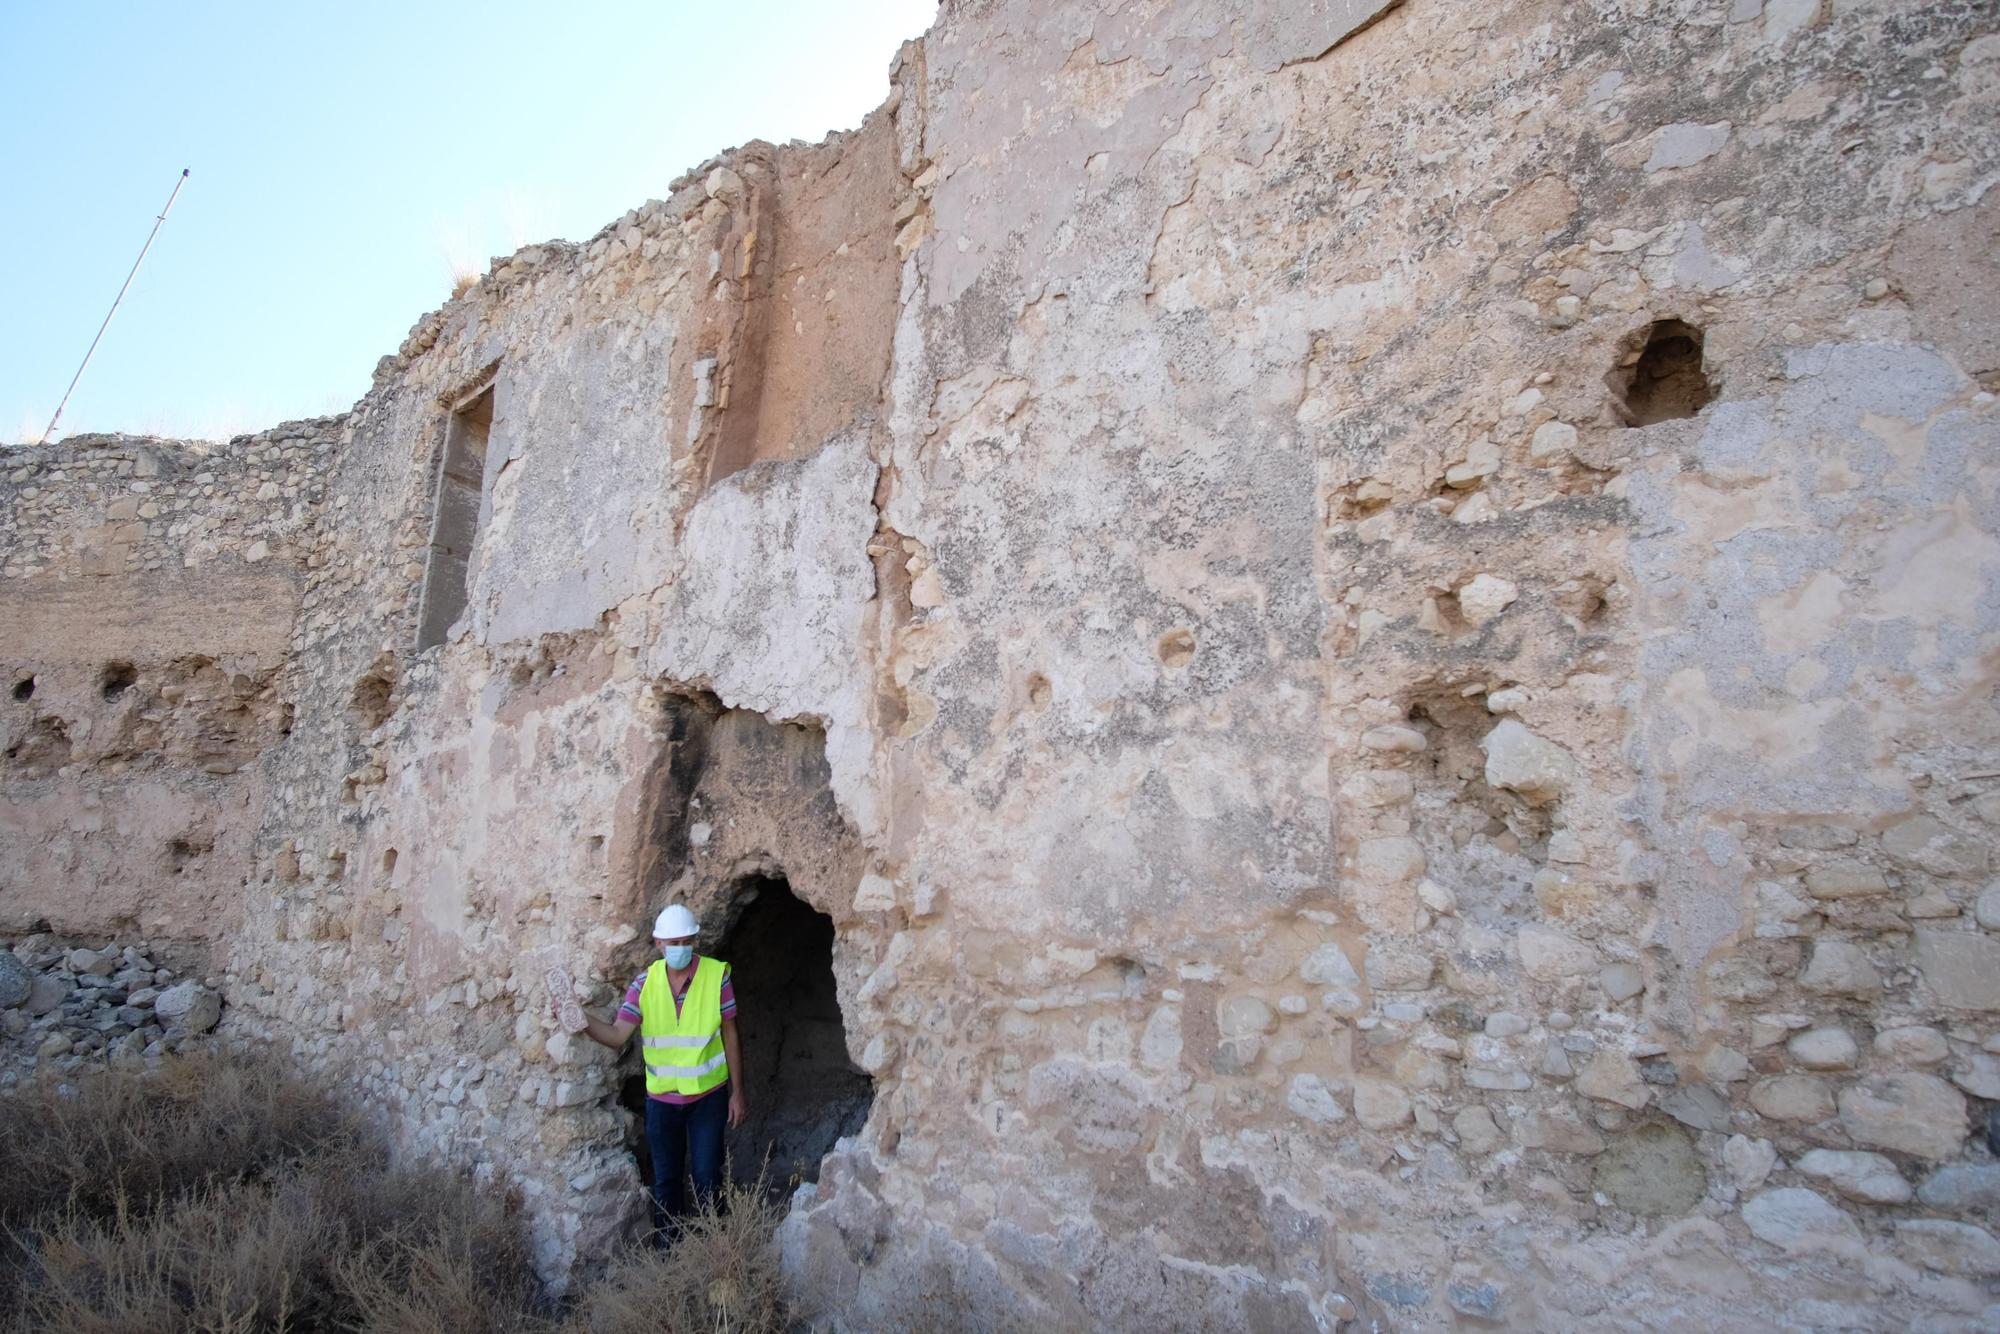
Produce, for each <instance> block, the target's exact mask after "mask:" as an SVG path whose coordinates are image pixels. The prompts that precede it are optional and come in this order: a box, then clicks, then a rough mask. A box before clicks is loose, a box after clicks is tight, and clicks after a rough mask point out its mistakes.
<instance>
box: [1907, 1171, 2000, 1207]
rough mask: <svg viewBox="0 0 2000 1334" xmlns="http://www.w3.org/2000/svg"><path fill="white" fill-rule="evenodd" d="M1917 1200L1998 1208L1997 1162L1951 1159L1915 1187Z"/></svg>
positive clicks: (1999, 1173) (1936, 1204)
mask: <svg viewBox="0 0 2000 1334" xmlns="http://www.w3.org/2000/svg"><path fill="white" fill-rule="evenodd" d="M1917 1200H1918V1202H1920V1203H1922V1204H1925V1205H1928V1206H1929V1207H1930V1208H1933V1209H1957V1210H1963V1211H1968V1212H1969V1211H1972V1210H1987V1209H2000V1163H1953V1164H1951V1165H1950V1166H1948V1167H1940V1168H1939V1169H1938V1170H1937V1171H1935V1172H1933V1173H1931V1175H1930V1178H1929V1179H1928V1180H1926V1181H1925V1182H1924V1184H1923V1185H1921V1186H1919V1187H1918V1188H1917Z"/></svg>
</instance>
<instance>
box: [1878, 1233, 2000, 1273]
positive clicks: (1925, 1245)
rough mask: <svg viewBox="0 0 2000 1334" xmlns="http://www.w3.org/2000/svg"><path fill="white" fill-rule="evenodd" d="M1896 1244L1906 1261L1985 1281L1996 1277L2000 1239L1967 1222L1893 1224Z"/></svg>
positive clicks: (1999, 1266) (1999, 1257) (1999, 1254)
mask: <svg viewBox="0 0 2000 1334" xmlns="http://www.w3.org/2000/svg"><path fill="white" fill-rule="evenodd" d="M1896 1244H1897V1245H1898V1246H1900V1247H1901V1248H1902V1250H1903V1253H1904V1254H1905V1255H1907V1256H1909V1257H1910V1260H1911V1261H1912V1262H1913V1263H1915V1264H1919V1265H1922V1266H1923V1267H1924V1268H1926V1269H1935V1270H1938V1271H1939V1272H1941V1273H1946V1274H1964V1275H1967V1276H1970V1277H1974V1278H1985V1277H1988V1276H1990V1275H1993V1274H2000V1240H1995V1239H1994V1236H1993V1234H1992V1233H1991V1232H1988V1231H1987V1230H1986V1229H1985V1228H1983V1227H1975V1226H1973V1225H1972V1224H1971V1223H1960V1222H1955V1221H1953V1220H1952V1219H1949V1218H1908V1219H1901V1220H1898V1222H1897V1223H1896Z"/></svg>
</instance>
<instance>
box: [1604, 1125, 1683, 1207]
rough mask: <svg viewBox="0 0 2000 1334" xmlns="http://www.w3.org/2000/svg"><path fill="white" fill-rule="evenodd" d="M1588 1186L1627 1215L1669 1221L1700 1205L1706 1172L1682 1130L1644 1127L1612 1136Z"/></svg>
mask: <svg viewBox="0 0 2000 1334" xmlns="http://www.w3.org/2000/svg"><path fill="white" fill-rule="evenodd" d="M1591 1184H1592V1185H1593V1186H1594V1187H1595V1188H1596V1189H1597V1190H1598V1191H1599V1192H1600V1193H1601V1194H1603V1195H1604V1196H1605V1197H1606V1198H1607V1199H1609V1200H1610V1201H1611V1202H1612V1203H1613V1204H1615V1205H1617V1206H1618V1207H1619V1208H1620V1209H1623V1210H1625V1211H1627V1212H1628V1213H1635V1214H1644V1215H1646V1216H1647V1217H1649V1218H1671V1217H1677V1216H1679V1215H1681V1214H1684V1213H1687V1212H1688V1211H1689V1210H1690V1209H1693V1208H1694V1207H1695V1206H1696V1205H1697V1204H1700V1203H1701V1200H1702V1196H1704V1195H1706V1194H1707V1193H1708V1172H1707V1169H1705V1168H1704V1167H1703V1166H1702V1163H1701V1155H1700V1154H1699V1153H1697V1152H1696V1151H1695V1147H1694V1140H1693V1139H1692V1138H1691V1137H1690V1136H1689V1135H1688V1133H1687V1132H1686V1131H1685V1130H1682V1129H1681V1128H1679V1127H1678V1126H1667V1125H1643V1126H1637V1127H1635V1128H1633V1129H1632V1130H1630V1131H1626V1132H1624V1133H1622V1134H1618V1135H1614V1136H1612V1137H1611V1142H1610V1146H1609V1147H1608V1148H1606V1149H1605V1151H1604V1152H1603V1154H1602V1155H1600V1156H1599V1157H1598V1159H1597V1161H1596V1163H1595V1165H1594V1166H1593V1167H1592V1169H1591Z"/></svg>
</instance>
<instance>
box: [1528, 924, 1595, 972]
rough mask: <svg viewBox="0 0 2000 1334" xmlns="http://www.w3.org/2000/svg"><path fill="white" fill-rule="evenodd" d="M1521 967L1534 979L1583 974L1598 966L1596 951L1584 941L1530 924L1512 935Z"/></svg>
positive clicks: (1561, 932) (1593, 970)
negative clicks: (1519, 956) (1518, 952)
mask: <svg viewBox="0 0 2000 1334" xmlns="http://www.w3.org/2000/svg"><path fill="white" fill-rule="evenodd" d="M1514 943H1515V948H1516V949H1517V950H1519V951H1520V955H1521V967H1522V968H1523V969H1524V970H1525V971H1526V972H1527V974H1528V976H1529V977H1532V978H1534V979H1535V980H1536V981H1537V982H1557V981H1560V980H1562V979H1563V978H1565V977H1582V976H1584V975H1585V974H1588V973H1591V972H1595V971H1596V969H1597V951H1596V949H1594V948H1593V947H1592V946H1590V945H1589V944H1587V943H1585V942H1584V941H1581V940H1578V939H1577V938H1576V937H1575V936H1572V935H1569V934H1568V933H1567V932H1563V931H1558V930H1556V929H1555V928H1554V927H1551V926H1541V925H1538V924H1535V923H1532V922H1531V923H1529V924H1527V925H1525V926H1523V927H1522V928H1521V929H1520V931H1519V932H1518V933H1517V934H1516V935H1515V938H1514Z"/></svg>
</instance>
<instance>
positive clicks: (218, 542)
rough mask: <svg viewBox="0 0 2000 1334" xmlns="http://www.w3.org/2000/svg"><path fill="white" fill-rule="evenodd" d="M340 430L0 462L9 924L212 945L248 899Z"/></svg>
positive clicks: (123, 442) (4, 868)
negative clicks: (267, 763)
mask: <svg viewBox="0 0 2000 1334" xmlns="http://www.w3.org/2000/svg"><path fill="white" fill-rule="evenodd" d="M338 436H339V423H338V422H337V421H335V422H293V423H288V424H286V425H284V426H279V427H277V428H275V429H273V430H270V431H266V432H263V433H262V434H259V435H253V436H243V437H239V438H237V439H235V440H232V441H230V442H229V443H228V444H226V445H220V446H217V445H209V444H206V443H202V442H198V441H173V440H150V439H140V438H135V437H130V436H76V437H72V438H71V439H69V440H66V441H64V442H63V443H62V444H60V445H55V446H38V447H35V448H24V449H14V450H9V451H7V453H6V455H5V456H4V459H3V460H0V476H4V479H5V480H4V483H0V551H4V558H0V598H4V600H5V608H6V612H5V623H6V626H7V629H6V632H5V634H4V635H0V675H4V677H5V682H4V684H5V686H6V688H7V690H8V696H7V698H6V699H4V700H0V802H4V805H5V810H6V812H7V819H6V820H5V822H4V823H0V930H8V931H14V932H20V931H29V930H35V929H44V930H46V929H51V928H52V929H54V930H57V931H61V932H65V933H68V934H86V935H94V934H98V933H102V932H107V931H109V932H126V931H134V930H136V932H137V933H139V934H143V935H147V936H151V937H153V938H154V939H156V940H166V941H180V942H183V943H184V944H185V945H186V946H187V947H188V948H189V949H190V950H191V951H192V952H193V953H195V954H200V953H203V952H204V951H205V945H206V943H207V942H210V941H213V940H217V939H219V938H220V937H221V936H222V935H223V934H224V933H225V932H226V929H227V928H228V926H229V924H231V923H232V922H234V921H235V920H236V919H237V918H238V917H239V916H240V914H241V911H242V907H243V888H244V886H245V885H247V884H248V883H249V881H250V879H251V847H250V845H251V841H252V838H253V836H254V834H255V832H256V829H257V825H258V822H259V820H260V819H261V818H262V816H263V807H264V804H265V799H266V796H265V794H266V789H265V786H264V771H263V769H262V766H261V760H260V757H262V756H264V755H265V754H266V753H267V752H268V751H269V750H270V749H271V748H272V747H273V746H275V745H276V744H278V743H279V742H280V741H281V740H282V739H283V738H284V736H285V734H286V732H287V729H288V728H289V726H290V723H289V719H290V717H291V706H290V705H288V704H286V703H284V702H282V701H281V699H280V692H279V689H278V678H279V675H280V672H281V670H282V668H283V665H284V662H285V659H286V656H287V653H288V651H289V649H290V645H291V639H292V633H293V626H294V623H295V622H296V620H297V619H298V616H299V611H300V607H301V598H302V585H303V584H304V582H305V578H306V574H307V567H308V566H309V565H310V564H311V563H312V562H313V560H314V549H315V546H314V544H315V543H316V541H317V534H318V532H319V527H320V500H321V496H322V489H321V488H322V480H323V473H324V469H325V468H326V466H327V463H328V460H329V459H330V458H331V456H332V453H333V450H334V449H335V447H336V445H337V441H338Z"/></svg>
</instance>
